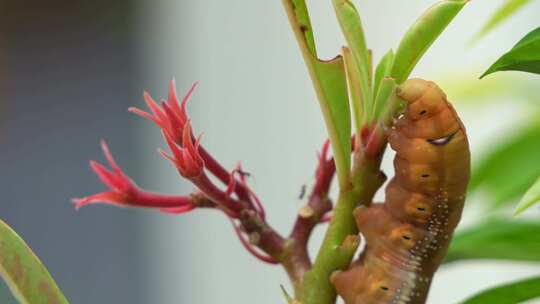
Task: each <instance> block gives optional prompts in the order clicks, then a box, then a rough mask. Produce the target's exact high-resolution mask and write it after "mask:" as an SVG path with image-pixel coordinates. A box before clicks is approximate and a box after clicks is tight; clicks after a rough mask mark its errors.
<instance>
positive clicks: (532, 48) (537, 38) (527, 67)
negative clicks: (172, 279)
mask: <svg viewBox="0 0 540 304" xmlns="http://www.w3.org/2000/svg"><path fill="white" fill-rule="evenodd" d="M498 71H522V72H529V73H534V74H540V27H538V28H536V29H535V30H533V31H532V32H530V33H528V34H527V35H526V36H525V37H523V38H522V39H521V40H520V41H519V42H518V43H517V44H516V45H515V46H514V47H513V48H512V49H511V50H510V51H509V52H508V53H506V54H504V55H503V56H502V57H501V58H499V59H498V60H497V61H496V62H495V63H494V64H493V65H491V67H489V69H488V70H487V71H486V72H485V73H484V74H483V75H482V76H480V78H483V77H485V76H486V75H489V74H491V73H495V72H498Z"/></svg>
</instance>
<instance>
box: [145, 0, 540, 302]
mask: <svg viewBox="0 0 540 304" xmlns="http://www.w3.org/2000/svg"><path fill="white" fill-rule="evenodd" d="M434 2H435V1H434V0H421V1H420V0H416V1H412V0H408V1H403V0H384V1H374V0H371V1H369V0H362V1H356V4H357V8H358V9H359V11H360V13H361V16H362V18H363V24H364V27H365V30H366V36H367V40H368V44H369V47H370V48H372V49H373V54H374V59H375V60H374V62H377V61H378V59H379V58H380V56H381V55H382V54H384V53H385V52H386V51H387V49H388V48H391V47H392V48H394V49H395V47H396V46H397V44H398V42H399V38H400V37H401V35H402V34H403V33H404V32H405V30H406V29H407V28H408V26H409V25H410V24H411V23H412V22H413V21H414V20H415V19H416V18H417V17H418V16H419V15H420V14H421V13H422V12H423V11H424V10H425V9H426V8H427V7H429V6H430V5H431V4H433V3H434ZM501 2H502V1H487V0H485V1H480V0H476V1H472V2H471V3H469V4H468V5H467V6H466V7H465V9H464V10H463V11H462V13H460V14H459V15H458V17H457V18H456V19H455V21H454V22H453V23H452V24H451V25H450V27H449V28H448V29H447V30H446V31H445V32H444V33H443V35H442V36H441V38H440V39H439V40H438V41H437V42H436V43H435V44H434V45H433V47H432V48H431V49H430V50H429V52H428V53H427V54H426V55H425V57H424V58H423V59H422V60H421V62H420V64H419V65H418V67H417V68H416V69H415V71H414V72H413V76H418V77H422V78H428V79H432V80H434V81H436V82H439V83H440V84H441V86H442V87H443V88H444V86H445V81H446V80H447V79H449V78H451V77H454V78H455V77H460V78H464V79H471V81H476V80H475V79H477V76H479V75H480V74H481V73H482V72H483V71H484V70H485V69H486V68H487V67H488V66H489V65H490V64H491V63H492V62H494V61H495V59H497V58H498V57H499V56H500V55H501V54H502V53H503V52H504V51H506V50H508V49H509V48H510V47H511V46H512V45H513V44H514V43H515V42H516V41H517V40H518V39H519V38H520V37H522V36H523V35H524V34H526V33H527V32H528V31H530V30H531V29H532V28H533V27H535V26H538V20H539V18H538V17H539V15H538V12H540V1H536V2H535V3H533V4H532V5H529V7H528V9H526V10H524V11H523V12H521V13H520V14H518V15H516V16H515V17H514V18H512V19H511V20H510V21H509V22H508V23H507V24H506V25H504V26H502V27H500V28H498V29H497V30H496V31H494V32H493V33H492V34H490V35H489V36H487V37H486V38H485V39H483V40H481V41H480V42H479V43H478V44H476V45H474V46H473V47H470V48H468V47H467V46H466V45H467V42H468V41H469V39H470V38H471V37H472V35H473V34H474V33H475V32H476V31H477V30H478V29H479V27H480V26H481V24H482V22H483V21H485V20H486V19H487V17H488V16H489V15H490V14H491V12H493V10H494V9H495V8H496V7H497V6H498V5H499V4H500V3H501ZM308 6H309V8H310V10H311V17H312V21H313V25H314V30H315V34H316V35H315V37H316V39H317V44H318V49H319V53H320V55H321V56H322V57H323V58H331V57H334V56H335V54H336V53H337V52H338V50H339V48H340V46H341V45H342V44H343V38H342V35H341V32H340V31H339V28H338V26H337V23H336V20H335V17H334V13H333V9H332V7H331V1H308ZM137 11H138V14H137V15H138V18H139V19H138V20H137V22H136V24H138V26H139V27H140V28H139V31H140V33H139V38H140V39H139V42H138V50H139V53H138V56H139V62H140V66H139V68H140V74H141V75H143V79H141V81H140V87H141V90H142V88H146V89H148V90H149V91H150V92H151V93H152V95H153V96H155V97H156V98H159V97H165V96H166V89H167V82H168V81H169V79H170V78H172V77H176V80H177V85H178V90H179V92H184V91H186V90H187V88H188V87H189V86H190V85H191V83H192V82H194V81H200V86H199V89H198V90H197V92H196V93H195V95H194V97H193V98H192V102H191V104H190V105H189V112H190V113H191V115H192V117H193V121H194V125H195V130H196V132H204V135H203V144H204V145H205V146H206V147H207V148H208V150H210V151H212V152H213V153H214V154H215V156H216V157H217V158H218V159H220V160H221V161H222V162H223V163H224V164H225V165H227V166H228V167H229V168H231V167H232V166H234V165H235V163H236V162H237V161H238V160H241V161H242V163H243V165H244V168H245V169H246V170H247V171H248V172H250V173H251V174H252V177H251V178H250V180H249V182H250V183H251V185H252V186H253V188H254V189H255V190H256V192H257V193H258V194H259V195H260V197H261V198H262V199H263V201H264V203H265V206H266V208H267V211H268V214H269V216H268V218H269V221H270V222H271V224H272V225H274V226H275V227H276V228H277V229H278V230H279V231H280V232H282V233H284V234H285V233H288V232H289V229H290V227H291V225H292V223H293V219H294V216H295V213H296V211H297V209H298V208H299V207H300V206H301V204H302V202H301V201H300V200H298V198H297V197H298V195H299V192H300V188H301V185H303V184H307V185H311V183H312V181H313V173H314V168H315V164H316V158H315V152H316V151H317V150H318V149H320V146H321V144H322V142H323V140H324V139H325V129H324V126H323V122H322V117H321V115H320V113H319V108H318V104H317V101H316V98H315V94H314V92H313V89H312V86H311V83H310V80H309V78H308V74H307V72H306V68H305V66H304V63H303V60H302V58H301V55H300V52H299V50H298V47H297V44H296V41H295V39H294V37H293V34H292V32H291V30H290V28H289V23H288V20H287V18H286V15H285V12H284V9H283V7H282V4H281V1H279V0H273V1H246V0H227V1H223V0H208V1H187V0H182V1H179V0H162V1H159V2H154V1H142V0H139V5H138V9H137ZM447 93H448V95H449V97H450V99H452V95H453V93H452V92H451V91H448V92H447ZM139 103H140V105H142V96H141V98H140V99H139ZM457 108H458V111H459V112H460V113H461V114H462V117H463V118H464V120H465V124H466V125H467V127H468V131H469V136H470V138H471V143H472V151H473V158H474V155H475V154H476V153H478V152H479V151H484V150H485V149H486V148H487V146H486V144H487V143H489V140H490V139H492V138H495V137H497V136H501V133H502V132H508V128H510V127H511V126H509V125H508V123H507V124H505V120H503V119H498V117H500V116H501V113H502V112H504V113H505V114H504V115H505V117H520V116H522V115H524V114H523V112H522V111H520V109H518V108H516V107H515V106H513V105H512V104H507V105H505V106H504V107H503V108H502V109H501V108H500V107H499V108H496V109H494V108H487V109H485V110H482V112H479V111H475V112H474V113H473V112H471V111H470V109H469V108H468V107H467V105H466V103H459V104H458V106H457ZM507 121H508V122H511V121H514V120H513V119H508V120H507ZM137 128H138V132H139V138H141V139H143V140H142V141H141V142H140V145H141V146H140V148H138V149H137V151H140V152H137V153H138V158H139V160H140V163H141V164H144V167H143V168H142V169H141V170H142V171H141V172H144V174H141V175H142V176H143V178H144V180H141V181H140V183H141V184H143V185H146V186H148V187H150V188H153V189H158V190H162V191H167V192H171V193H186V192H188V191H190V189H191V186H190V185H188V184H186V183H185V182H183V181H182V180H181V179H180V178H179V177H178V175H177V173H176V172H175V170H173V169H172V167H171V166H170V165H169V164H168V163H167V162H165V161H164V160H163V159H161V158H160V157H159V156H158V155H157V153H153V152H154V148H156V147H159V146H161V145H162V143H161V138H160V136H159V132H158V130H157V129H156V128H154V127H153V126H151V125H150V123H146V122H140V123H137ZM391 157H392V156H391V155H387V156H386V160H385V166H384V170H385V172H387V173H388V174H389V175H392V174H393V169H392V167H391V166H390V164H391V162H390V160H391ZM378 198H379V199H382V196H381V195H380V193H379V195H378ZM470 214H474V212H472V213H470ZM477 216H482V215H481V214H478V215H477ZM469 217H473V216H469ZM466 220H470V219H469V218H468V219H466ZM143 221H144V223H143V224H141V225H140V226H139V227H140V231H138V233H139V235H143V236H144V242H142V243H141V244H142V248H140V250H142V252H143V253H144V254H143V256H144V257H145V258H146V261H147V263H144V264H143V265H141V267H144V271H143V273H145V274H147V275H148V276H149V283H150V285H149V286H148V288H150V290H149V292H148V293H146V294H147V296H148V299H146V301H145V302H146V303H164V304H168V303H171V304H172V303H193V304H199V303H200V304H205V303H261V304H264V303H268V304H275V303H284V300H283V299H282V295H281V293H280V291H279V284H285V285H286V286H288V283H287V278H286V276H285V274H284V272H283V271H282V270H281V269H280V268H279V267H276V266H267V265H263V264H261V263H259V262H258V261H256V260H255V259H254V258H252V257H251V256H249V255H248V254H247V253H246V251H245V250H244V249H243V248H242V247H241V245H240V243H239V242H238V240H237V239H236V237H235V236H234V234H233V230H232V228H231V225H230V223H229V221H228V220H227V219H226V218H225V217H224V216H223V215H221V214H218V213H217V212H213V211H198V212H195V213H193V214H189V215H187V216H180V217H175V216H167V215H162V214H157V213H156V214H154V213H152V215H147V216H145V217H144V218H143ZM318 232H319V235H317V236H316V237H315V238H313V240H312V243H311V247H312V248H313V249H316V248H317V247H318V244H319V241H320V238H321V236H320V234H321V232H322V229H320V230H319V231H318ZM539 271H540V267H538V266H534V267H533V266H531V265H528V264H522V265H516V264H515V263H512V264H510V263H494V262H468V263H457V264H453V265H451V266H449V267H444V268H442V269H441V270H440V271H439V272H438V273H437V276H436V279H435V281H434V284H433V288H432V291H431V294H430V298H429V303H436V304H446V303H456V302H457V301H459V300H461V299H463V298H464V297H466V296H468V295H471V294H472V293H474V292H476V291H478V290H480V289H481V288H483V287H486V286H491V285H494V284H495V283H498V282H504V281H508V280H510V279H513V278H519V277H525V276H527V275H528V274H530V273H536V274H537V273H538V272H539Z"/></svg>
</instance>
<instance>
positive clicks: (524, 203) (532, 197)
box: [514, 177, 540, 215]
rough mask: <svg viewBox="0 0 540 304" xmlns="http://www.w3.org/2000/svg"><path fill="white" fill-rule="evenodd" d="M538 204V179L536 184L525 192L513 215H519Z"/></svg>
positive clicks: (539, 181)
mask: <svg viewBox="0 0 540 304" xmlns="http://www.w3.org/2000/svg"><path fill="white" fill-rule="evenodd" d="M539 202H540V177H539V178H538V179H537V180H536V182H535V183H534V184H533V185H532V186H531V187H530V188H529V190H527V192H525V195H524V196H523V198H522V199H521V201H520V202H519V204H518V206H517V207H516V210H515V211H514V214H516V215H517V214H520V213H522V212H523V211H525V210H527V209H528V208H529V207H531V206H533V205H534V204H537V203H539Z"/></svg>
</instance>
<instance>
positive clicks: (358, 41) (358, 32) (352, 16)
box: [332, 0, 372, 132]
mask: <svg viewBox="0 0 540 304" xmlns="http://www.w3.org/2000/svg"><path fill="white" fill-rule="evenodd" d="M332 3H333V4H334V10H335V12H336V16H337V19H338V21H339V24H340V26H341V29H342V31H343V34H344V35H345V39H346V40H347V44H348V46H349V49H350V50H351V53H352V55H353V57H354V61H350V62H351V63H352V62H354V63H355V64H356V68H357V69H358V71H357V72H356V74H357V76H358V80H357V81H358V82H359V85H358V86H359V88H354V89H356V90H358V89H359V90H360V92H359V94H358V95H359V96H360V98H361V99H360V103H362V104H363V105H364V106H363V108H365V109H366V111H365V112H364V114H365V115H367V117H365V118H366V120H367V121H369V120H370V117H369V115H370V114H371V111H367V109H368V108H371V103H372V97H371V79H370V75H371V67H370V61H371V59H370V57H371V56H370V54H369V51H368V49H367V46H366V40H365V37H364V29H363V27H362V21H361V20H360V15H359V14H358V11H357V10H356V8H355V7H354V4H352V2H351V1H349V0H333V1H332ZM356 131H357V132H360V129H357V130H356Z"/></svg>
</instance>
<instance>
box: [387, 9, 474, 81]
mask: <svg viewBox="0 0 540 304" xmlns="http://www.w3.org/2000/svg"><path fill="white" fill-rule="evenodd" d="M467 2H469V1H468V0H445V1H441V2H439V3H437V4H435V5H433V6H432V7H431V8H429V9H428V10H427V11H426V12H425V13H424V14H423V15H422V16H420V18H419V19H418V20H417V21H416V22H415V23H414V24H413V25H412V26H411V28H409V30H408V31H407V33H406V34H405V35H404V36H403V38H402V39H401V42H400V43H399V47H398V49H397V51H396V56H395V58H394V65H393V67H392V73H391V76H392V77H393V78H395V79H396V83H397V84H401V83H402V82H403V81H405V80H406V79H407V78H408V77H409V75H410V74H411V72H412V70H413V68H414V67H415V66H416V64H417V63H418V61H419V60H420V58H421V57H422V55H424V53H425V52H426V51H427V50H428V49H429V47H430V46H431V45H432V44H433V42H434V41H435V40H436V39H437V37H439V35H440V34H441V33H442V32H443V31H444V29H445V28H446V26H448V24H449V23H450V22H451V21H452V20H453V19H454V17H455V16H456V15H457V14H458V13H459V11H460V10H461V9H462V8H463V6H465V4H466V3H467Z"/></svg>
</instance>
